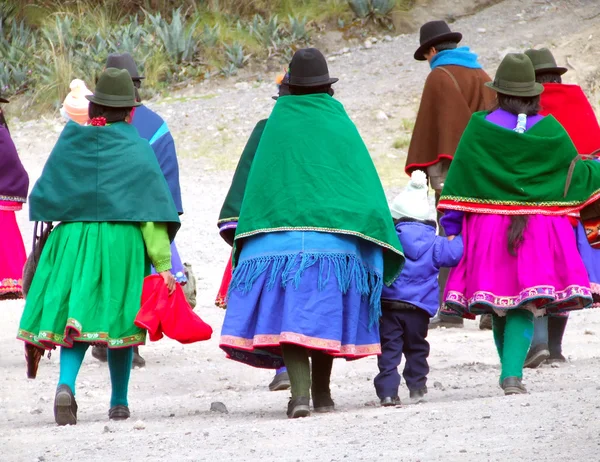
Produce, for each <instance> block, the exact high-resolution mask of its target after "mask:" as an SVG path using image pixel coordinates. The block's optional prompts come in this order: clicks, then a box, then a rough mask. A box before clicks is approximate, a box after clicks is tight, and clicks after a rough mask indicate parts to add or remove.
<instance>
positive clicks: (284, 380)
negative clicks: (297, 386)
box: [269, 371, 291, 391]
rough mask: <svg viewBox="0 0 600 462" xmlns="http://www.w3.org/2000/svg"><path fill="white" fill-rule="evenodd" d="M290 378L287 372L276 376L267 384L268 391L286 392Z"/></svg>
mask: <svg viewBox="0 0 600 462" xmlns="http://www.w3.org/2000/svg"><path fill="white" fill-rule="evenodd" d="M290 386H291V384H290V376H289V375H288V373H287V371H286V372H282V373H280V374H277V375H276V376H275V377H274V378H273V381H272V382H271V383H270V384H269V390H271V391H281V390H288V389H289V388H290Z"/></svg>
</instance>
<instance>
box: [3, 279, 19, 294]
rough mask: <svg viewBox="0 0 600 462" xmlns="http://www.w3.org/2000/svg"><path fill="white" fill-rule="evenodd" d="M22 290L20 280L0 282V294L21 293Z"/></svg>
mask: <svg viewBox="0 0 600 462" xmlns="http://www.w3.org/2000/svg"><path fill="white" fill-rule="evenodd" d="M22 290H23V280H22V279H12V278H5V279H2V280H1V281H0V294H8V293H13V292H15V293H21V292H22Z"/></svg>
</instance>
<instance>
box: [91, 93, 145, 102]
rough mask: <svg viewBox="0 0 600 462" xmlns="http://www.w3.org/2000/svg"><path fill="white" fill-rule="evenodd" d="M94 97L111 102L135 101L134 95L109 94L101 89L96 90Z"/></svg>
mask: <svg viewBox="0 0 600 462" xmlns="http://www.w3.org/2000/svg"><path fill="white" fill-rule="evenodd" d="M94 97H95V98H96V99H103V100H105V101H110V102H123V103H126V102H128V101H133V102H135V96H134V95H129V96H127V95H108V94H106V93H102V92H100V91H95V92H94Z"/></svg>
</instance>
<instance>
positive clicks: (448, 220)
mask: <svg viewBox="0 0 600 462" xmlns="http://www.w3.org/2000/svg"><path fill="white" fill-rule="evenodd" d="M464 216H465V213H464V212H459V211H458V210H447V211H446V212H445V213H444V215H443V216H442V218H441V219H440V225H441V226H442V227H443V228H444V231H445V232H446V236H457V235H459V234H460V233H461V231H462V224H463V218H464Z"/></svg>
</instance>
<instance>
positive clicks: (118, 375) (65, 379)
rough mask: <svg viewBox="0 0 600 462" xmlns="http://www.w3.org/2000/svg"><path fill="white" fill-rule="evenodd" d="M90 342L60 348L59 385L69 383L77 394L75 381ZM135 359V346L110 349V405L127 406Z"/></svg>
mask: <svg viewBox="0 0 600 462" xmlns="http://www.w3.org/2000/svg"><path fill="white" fill-rule="evenodd" d="M88 346H89V344H87V343H84V342H75V343H73V346H72V347H71V348H66V347H61V348H60V377H59V379H58V384H59V385H68V386H69V388H70V389H71V391H72V392H73V394H75V381H76V380H77V374H79V369H80V368H81V363H82V362H83V358H84V357H85V352H86V351H87V349H88ZM132 360H133V347H129V348H120V349H110V348H109V349H108V369H109V371H110V383H111V385H112V393H111V397H110V407H114V406H117V405H119V404H122V405H124V406H127V405H128V403H127V393H128V388H129V376H130V375H131V362H132Z"/></svg>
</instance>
